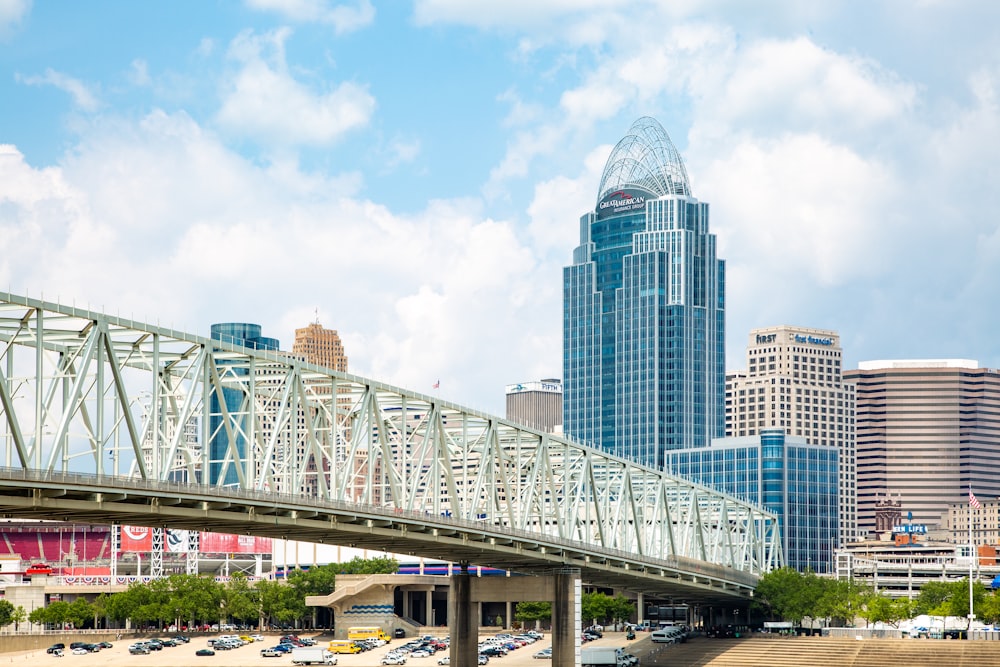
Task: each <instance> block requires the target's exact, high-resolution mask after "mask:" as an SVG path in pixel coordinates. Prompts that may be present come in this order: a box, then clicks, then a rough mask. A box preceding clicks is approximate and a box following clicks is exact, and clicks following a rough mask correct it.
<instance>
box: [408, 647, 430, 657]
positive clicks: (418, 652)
mask: <svg viewBox="0 0 1000 667" xmlns="http://www.w3.org/2000/svg"><path fill="white" fill-rule="evenodd" d="M410 657H411V658H429V657H431V652H430V651H426V650H424V649H422V648H418V649H417V650H416V651H414V652H413V653H411V654H410Z"/></svg>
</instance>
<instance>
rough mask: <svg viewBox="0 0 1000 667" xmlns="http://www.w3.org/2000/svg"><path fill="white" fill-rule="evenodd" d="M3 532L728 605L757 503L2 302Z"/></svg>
mask: <svg viewBox="0 0 1000 667" xmlns="http://www.w3.org/2000/svg"><path fill="white" fill-rule="evenodd" d="M0 442H2V443H3V449H2V455H3V456H4V457H5V458H4V460H2V461H0V466H2V467H0V515H3V516H5V517H28V518H35V519H54V520H66V521H83V522H93V523H116V522H117V523H119V524H123V525H125V524H129V525H146V526H154V527H158V526H159V527H168V528H185V529H189V530H212V531H218V532H230V533H239V534H253V535H262V536H270V537H279V538H287V539H296V540H305V541H313V542H317V543H328V544H343V545H353V546H357V547H362V548H369V549H378V550H385V551H390V552H394V553H400V554H412V555H414V556H423V557H427V558H439V559H443V560H448V561H453V562H471V563H474V564H478V565H484V566H492V567H497V568H503V569H509V570H512V571H515V572H523V573H527V574H531V573H542V572H552V571H556V570H560V569H565V568H577V569H579V571H580V573H581V576H582V578H583V580H584V581H586V582H588V583H592V584H597V585H606V586H615V587H619V588H621V589H625V590H633V591H644V592H646V593H655V594H662V595H664V596H669V597H672V598H674V599H676V600H684V601H688V602H690V603H692V604H726V603H733V604H739V603H740V602H745V601H746V600H748V599H749V597H750V594H751V592H752V589H753V587H754V585H755V583H756V580H757V577H758V576H759V575H760V574H761V573H762V572H765V571H767V570H769V569H770V568H773V567H778V566H780V565H782V560H783V558H782V554H781V546H780V539H779V536H778V530H777V519H776V517H775V516H774V515H773V514H770V513H768V512H765V511H763V510H761V509H760V508H759V507H757V506H754V505H752V504H749V503H746V502H744V501H741V500H739V499H736V498H733V497H731V496H726V495H725V494H720V493H718V492H715V491H713V490H710V489H707V488H705V487H701V486H698V485H696V484H692V483H691V482H688V481H686V480H682V479H679V478H675V477H672V476H670V475H666V474H664V473H662V472H660V471H655V470H651V469H648V468H643V467H642V466H638V465H635V464H633V463H631V462H628V461H624V460H622V459H617V458H615V457H612V456H609V455H607V454H605V453H603V452H600V451H597V450H594V449H591V448H589V447H585V446H582V445H580V444H578V443H574V442H571V441H569V440H566V439H563V438H558V437H555V436H552V435H550V434H546V433H541V432H538V431H533V430H531V429H528V428H525V427H523V426H520V425H517V424H514V423H511V422H508V421H506V420H503V419H500V418H498V417H495V416H492V415H488V414H484V413H481V412H478V411H474V410H469V409H467V408H463V407H461V406H459V405H456V404H453V403H450V402H447V401H442V400H441V399H439V398H438V397H433V396H427V395H423V394H420V393H417V392H411V391H407V390H405V389H400V388H397V387H393V386H390V385H386V384H384V383H379V382H376V381H374V380H371V379H367V378H363V377H359V376H354V375H349V374H344V373H337V372H335V371H333V370H331V369H327V368H324V367H320V366H316V365H313V364H309V363H306V362H304V361H302V360H300V359H297V358H294V357H292V356H291V355H288V354H285V353H276V352H265V351H260V350H252V349H247V348H244V347H241V346H238V345H232V344H229V343H227V342H224V341H216V340H210V339H207V338H203V337H199V336H194V335H191V334H185V333H182V332H177V331H173V330H169V329H164V328H160V327H157V326H153V325H149V324H144V323H141V322H135V321H131V320H126V319H123V318H120V317H113V316H109V315H105V314H102V313H97V312H91V311H86V310H82V309H78V308H75V307H71V306H65V305H61V304H57V303H51V302H44V301H40V300H34V299H29V298H26V297H20V296H16V295H11V294H4V293H0Z"/></svg>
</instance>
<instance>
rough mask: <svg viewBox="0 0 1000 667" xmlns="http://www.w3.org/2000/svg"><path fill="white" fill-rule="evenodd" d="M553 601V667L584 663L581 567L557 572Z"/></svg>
mask: <svg viewBox="0 0 1000 667" xmlns="http://www.w3.org/2000/svg"><path fill="white" fill-rule="evenodd" d="M554 579H555V591H554V593H555V594H554V595H553V598H554V599H553V601H552V602H553V604H552V667H578V666H579V665H580V632H581V629H582V628H581V627H580V626H581V623H580V602H581V596H582V590H583V589H582V584H581V581H580V570H578V569H576V568H565V569H562V570H558V571H556V574H555V577H554Z"/></svg>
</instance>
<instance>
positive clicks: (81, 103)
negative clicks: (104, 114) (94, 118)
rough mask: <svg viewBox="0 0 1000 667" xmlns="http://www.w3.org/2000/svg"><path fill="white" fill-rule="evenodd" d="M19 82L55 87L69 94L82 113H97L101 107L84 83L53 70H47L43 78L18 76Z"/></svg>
mask: <svg viewBox="0 0 1000 667" xmlns="http://www.w3.org/2000/svg"><path fill="white" fill-rule="evenodd" d="M17 80H18V81H19V82H21V83H23V84H26V85H29V86H54V87H56V88H58V89H59V90H61V91H63V92H65V93H68V94H69V95H70V97H72V98H73V103H74V104H75V105H76V107H77V108H78V109H80V110H81V111H97V109H98V108H99V107H100V101H99V100H98V99H97V96H96V95H95V94H94V93H93V92H91V90H90V89H89V88H88V87H87V86H86V85H85V84H84V83H83V82H82V81H80V80H79V79H74V78H73V77H71V76H69V75H67V74H63V73H62V72H57V71H55V70H54V69H51V68H49V69H46V70H45V74H43V75H41V76H24V75H21V74H18V75H17Z"/></svg>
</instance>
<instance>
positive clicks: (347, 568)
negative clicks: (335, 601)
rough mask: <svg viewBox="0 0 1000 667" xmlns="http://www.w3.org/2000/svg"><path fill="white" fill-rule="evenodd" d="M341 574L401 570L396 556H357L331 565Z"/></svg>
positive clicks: (392, 572) (386, 572) (381, 572)
mask: <svg viewBox="0 0 1000 667" xmlns="http://www.w3.org/2000/svg"><path fill="white" fill-rule="evenodd" d="M330 567H334V568H335V569H336V571H337V572H339V573H340V574H395V573H396V572H398V571H399V561H397V560H396V559H395V558H389V557H387V556H386V557H377V558H360V557H358V556H355V557H354V558H352V559H351V560H349V561H347V562H346V563H340V564H339V565H335V566H330Z"/></svg>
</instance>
